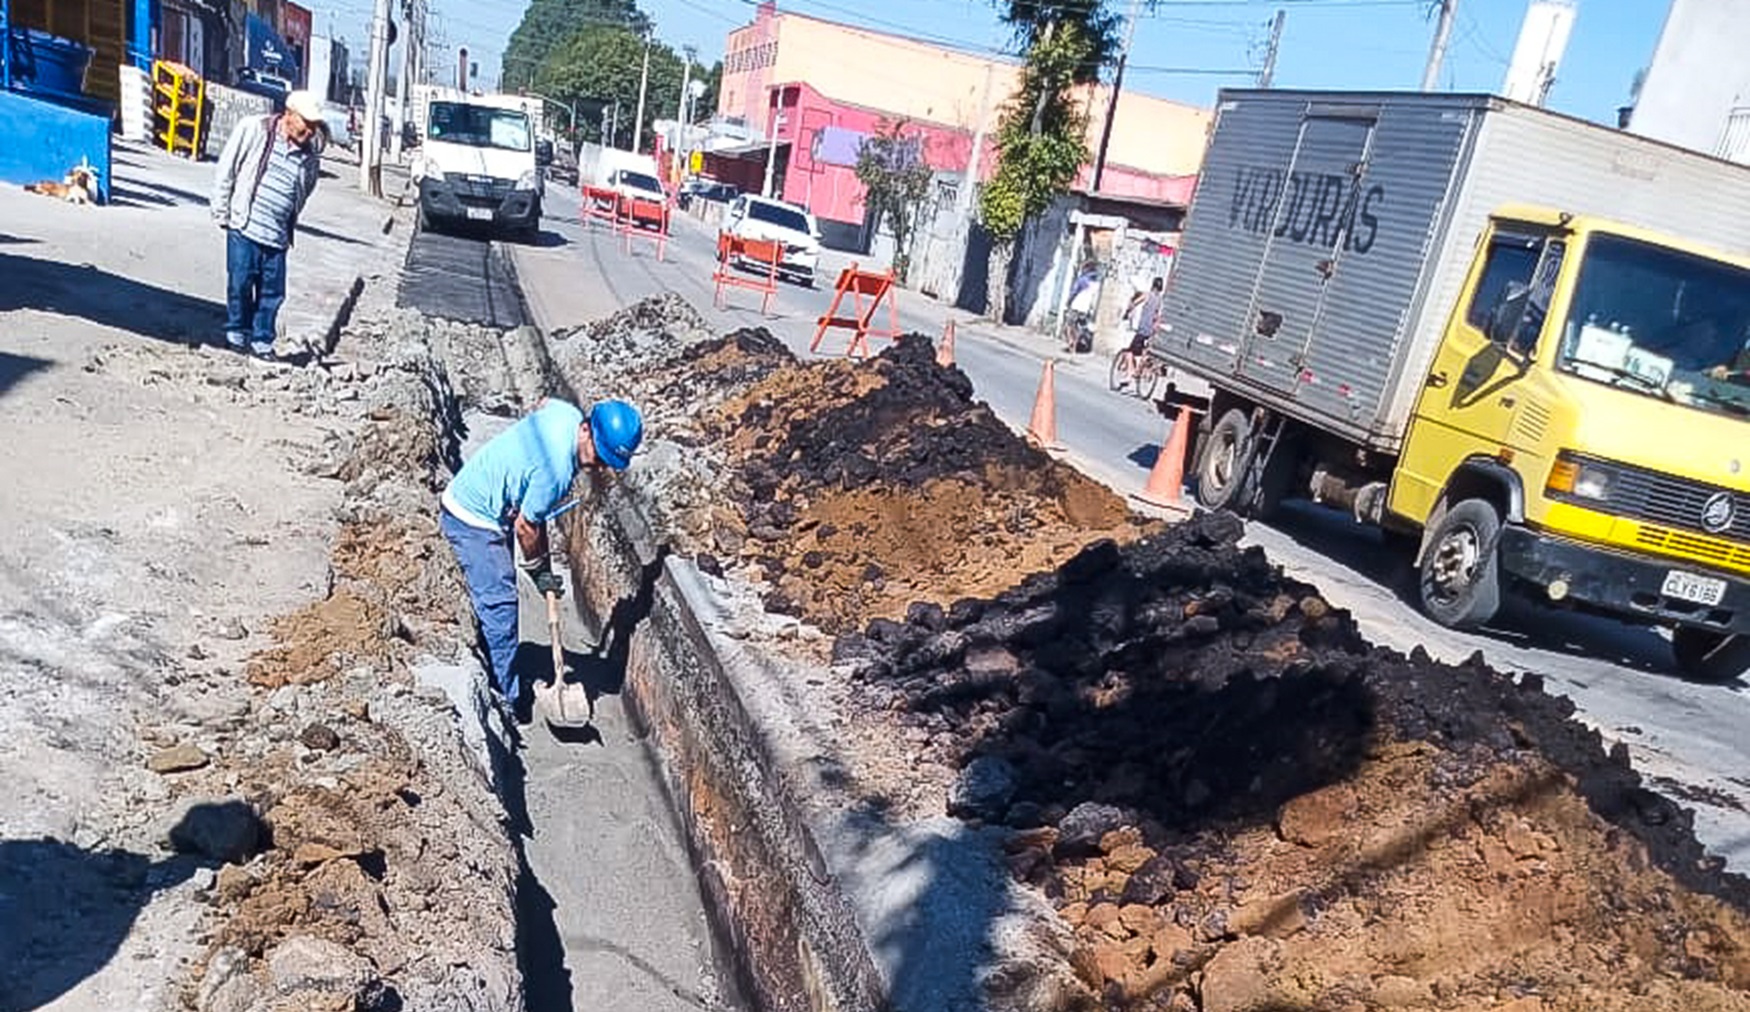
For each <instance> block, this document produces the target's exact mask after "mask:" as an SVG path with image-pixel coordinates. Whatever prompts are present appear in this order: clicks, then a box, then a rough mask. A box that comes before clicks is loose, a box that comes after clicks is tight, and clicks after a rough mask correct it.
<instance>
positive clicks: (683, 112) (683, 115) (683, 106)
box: [674, 46, 697, 157]
mask: <svg viewBox="0 0 1750 1012" xmlns="http://www.w3.org/2000/svg"><path fill="white" fill-rule="evenodd" d="M695 52H697V50H695V49H694V48H693V47H692V46H682V47H681V59H682V60H684V61H685V63H684V64H683V66H682V68H681V103H680V108H679V109H676V110H675V113H674V119H675V122H676V123H678V124H679V126H677V127H675V132H674V150H675V155H676V156H677V157H678V156H679V155H680V153H681V150H682V149H683V148H685V147H686V146H687V88H688V86H689V85H691V84H692V83H693V54H694V53H695Z"/></svg>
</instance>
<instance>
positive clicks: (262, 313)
mask: <svg viewBox="0 0 1750 1012" xmlns="http://www.w3.org/2000/svg"><path fill="white" fill-rule="evenodd" d="M285 301H286V251H285V250H283V249H274V248H273V247H272V246H264V245H262V244H261V243H258V242H256V241H255V240H254V239H251V238H249V237H248V236H246V235H244V234H243V233H242V232H240V231H238V230H237V229H228V230H227V231H226V232H225V343H227V344H229V345H230V346H231V347H233V348H236V349H238V350H242V348H243V346H244V345H245V344H247V345H249V347H250V350H252V351H254V352H255V353H256V354H258V355H265V354H268V353H270V352H272V351H273V339H274V336H275V334H276V333H277V326H278V321H279V315H280V306H281V305H282V304H284V303H285Z"/></svg>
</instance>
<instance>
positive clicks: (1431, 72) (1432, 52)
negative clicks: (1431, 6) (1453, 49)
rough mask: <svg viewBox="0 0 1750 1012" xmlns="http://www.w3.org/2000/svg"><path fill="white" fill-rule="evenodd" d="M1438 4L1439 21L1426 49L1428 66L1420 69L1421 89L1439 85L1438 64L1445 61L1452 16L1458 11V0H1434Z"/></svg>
mask: <svg viewBox="0 0 1750 1012" xmlns="http://www.w3.org/2000/svg"><path fill="white" fill-rule="evenodd" d="M1436 2H1437V3H1439V5H1440V22H1439V24H1438V25H1437V26H1436V27H1435V29H1434V44H1433V46H1431V47H1429V49H1428V66H1427V67H1426V68H1425V69H1424V70H1423V71H1422V90H1423V91H1433V90H1434V89H1435V88H1437V87H1439V86H1440V65H1441V64H1442V63H1445V62H1446V44H1447V43H1448V42H1449V41H1451V39H1452V16H1453V15H1454V14H1455V13H1457V12H1458V0H1436Z"/></svg>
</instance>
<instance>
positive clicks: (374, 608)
mask: <svg viewBox="0 0 1750 1012" xmlns="http://www.w3.org/2000/svg"><path fill="white" fill-rule="evenodd" d="M387 621H388V617H387V615H386V614H385V613H384V611H383V609H382V608H381V606H379V605H377V604H374V603H372V602H370V601H366V600H363V599H362V598H360V597H358V596H357V595H356V594H354V593H353V592H352V591H350V590H338V591H336V592H335V593H334V594H333V596H331V597H329V598H327V599H325V600H322V601H317V602H316V603H315V604H311V605H308V606H306V607H304V608H301V609H299V610H298V611H295V612H293V613H292V614H290V615H287V616H285V617H283V618H279V619H276V620H275V621H274V623H273V636H274V640H275V641H276V642H277V643H278V644H279V646H276V647H272V648H270V649H268V650H264V651H262V652H261V653H260V654H259V655H257V656H256V657H255V658H254V659H253V660H251V661H250V662H249V680H250V682H252V683H254V684H256V685H259V686H261V687H262V688H266V689H277V688H279V687H280V686H282V685H309V684H311V683H314V682H323V681H327V680H328V679H330V678H333V677H334V676H335V675H337V674H339V673H340V672H342V671H344V670H346V669H347V668H349V667H352V666H353V665H356V664H372V665H387V664H388V662H389V658H390V650H389V643H388V640H387V639H386V638H385V637H384V635H383V631H384V626H385V624H386V623H387Z"/></svg>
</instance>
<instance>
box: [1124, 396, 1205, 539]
mask: <svg viewBox="0 0 1750 1012" xmlns="http://www.w3.org/2000/svg"><path fill="white" fill-rule="evenodd" d="M1190 438H1191V409H1190V408H1188V407H1185V406H1183V405H1181V406H1180V407H1179V417H1178V418H1177V419H1176V420H1175V421H1174V422H1173V429H1172V431H1171V432H1169V433H1167V439H1166V442H1165V443H1164V444H1163V445H1162V446H1161V452H1160V456H1158V457H1156V458H1155V466H1154V468H1153V469H1152V470H1150V471H1149V473H1148V484H1147V485H1146V486H1144V487H1143V490H1142V491H1141V492H1137V493H1133V494H1134V495H1135V497H1136V498H1137V499H1138V500H1139V501H1141V502H1145V503H1147V504H1148V505H1150V506H1153V507H1155V508H1156V509H1163V510H1172V511H1174V512H1176V513H1189V512H1191V507H1190V506H1189V505H1188V504H1186V503H1185V501H1184V500H1183V499H1181V498H1180V490H1181V489H1182V488H1184V486H1185V448H1186V446H1187V445H1188V443H1189V440H1190Z"/></svg>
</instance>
